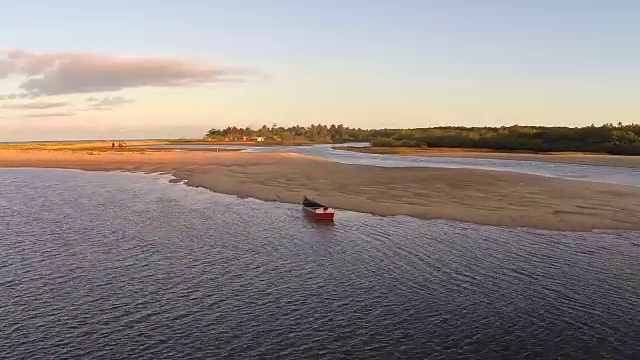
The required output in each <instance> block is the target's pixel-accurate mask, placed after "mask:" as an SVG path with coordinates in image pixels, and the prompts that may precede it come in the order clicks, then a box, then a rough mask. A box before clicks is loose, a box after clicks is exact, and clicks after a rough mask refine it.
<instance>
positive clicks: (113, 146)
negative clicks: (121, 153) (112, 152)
mask: <svg viewBox="0 0 640 360" xmlns="http://www.w3.org/2000/svg"><path fill="white" fill-rule="evenodd" d="M111 148H112V149H115V148H116V143H115V142H114V141H112V142H111Z"/></svg>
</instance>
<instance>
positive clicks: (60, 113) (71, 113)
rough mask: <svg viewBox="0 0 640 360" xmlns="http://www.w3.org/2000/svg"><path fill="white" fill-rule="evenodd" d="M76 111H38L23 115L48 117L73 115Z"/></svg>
mask: <svg viewBox="0 0 640 360" xmlns="http://www.w3.org/2000/svg"><path fill="white" fill-rule="evenodd" d="M75 115H76V113H73V112H53V113H38V114H28V115H25V116H24V117H25V118H48V117H68V116H75Z"/></svg>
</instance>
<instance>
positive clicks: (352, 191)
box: [0, 150, 640, 231]
mask: <svg viewBox="0 0 640 360" xmlns="http://www.w3.org/2000/svg"><path fill="white" fill-rule="evenodd" d="M0 167H45V168H62V169H81V170H89V171H116V170H124V171H131V172H148V173H165V174H173V175H174V176H175V177H176V178H177V179H179V180H185V181H186V182H187V184H188V185H189V186H197V187H203V188H207V189H210V190H212V191H216V192H220V193H224V194H231V195H241V196H249V197H254V198H258V199H263V200H279V201H284V202H290V203H298V202H299V201H300V199H301V198H302V196H303V195H304V194H307V195H309V196H312V197H316V198H318V199H319V200H321V201H322V202H325V203H327V204H329V205H331V206H335V207H337V208H340V209H347V210H353V211H359V212H365V213H372V214H378V215H408V216H414V217H417V218H422V219H451V220H459V221H465V222H472V223H478V224H487V225H500V226H510V227H519V226H523V227H532V228H542V229H553V230H569V231H590V230H593V229H634V230H640V217H639V216H638V214H640V189H637V188H634V187H628V186H619V185H609V184H601V183H591V182H583V181H572V180H564V179H556V178H546V177H540V176H533V175H525V174H517V173H508V172H498V171H485V170H467V169H425V168H379V167H370V166H358V165H345V164H337V163H332V162H328V161H324V160H320V159H316V158H312V157H307V156H303V155H294V154H282V153H237V152H220V153H212V152H204V151H203V152H200V151H188V152H187V151H157V152H155V151H154V152H144V153H126V152H101V153H93V154H92V153H86V152H73V151H42V150H4V151H0ZM338 218H339V217H338Z"/></svg>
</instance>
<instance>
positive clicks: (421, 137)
mask: <svg viewBox="0 0 640 360" xmlns="http://www.w3.org/2000/svg"><path fill="white" fill-rule="evenodd" d="M257 136H260V137H264V138H265V139H266V140H267V141H269V140H271V141H275V142H295V141H300V142H311V143H320V142H324V143H344V142H351V141H368V142H370V143H371V145H372V146H374V147H433V148H438V147H447V148H471V149H494V150H507V151H508V150H517V151H537V152H552V151H553V152H562V151H572V152H600V153H608V154H618V155H640V125H637V124H631V125H623V124H622V123H618V125H613V124H605V125H602V126H595V125H591V126H586V127H582V128H569V127H543V126H518V125H514V126H508V127H470V128H467V127H435V128H417V129H376V130H365V129H354V128H349V127H345V126H343V125H330V126H327V125H311V126H308V127H303V126H293V127H288V128H284V127H278V126H276V125H275V124H274V125H273V126H272V127H270V128H269V127H267V126H266V125H265V126H262V128H260V129H258V130H253V129H251V128H244V129H242V128H236V127H227V128H226V129H222V130H217V129H211V130H209V132H208V133H207V135H206V136H205V138H206V139H208V140H227V141H229V140H235V141H238V140H242V139H247V140H249V139H251V138H255V137H257Z"/></svg>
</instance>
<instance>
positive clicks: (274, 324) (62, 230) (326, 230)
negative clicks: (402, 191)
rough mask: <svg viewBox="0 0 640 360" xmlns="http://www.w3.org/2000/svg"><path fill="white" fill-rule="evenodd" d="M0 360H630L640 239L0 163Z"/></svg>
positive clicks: (637, 328)
mask: <svg viewBox="0 0 640 360" xmlns="http://www.w3.org/2000/svg"><path fill="white" fill-rule="evenodd" d="M0 250H1V251H2V256H0V289H1V291H0V310H1V311H0V339H1V340H0V358H2V359H35V358H103V359H119V358H147V359H187V358H243V359H247V358H281V359H299V358H430V359H454V358H483V359H489V358H496V359H513V358H557V357H561V358H593V359H603V358H618V359H632V358H637V355H638V354H639V353H640V263H639V259H640V234H639V233H633V232H610V233H604V232H603V233H554V232H545V231H534V230H528V229H502V228H498V227H487V226H476V225H470V224H463V223H455V222H449V221H421V220H416V219H412V218H407V217H389V218H381V217H374V216H369V215H363V214H357V213H351V212H346V211H342V212H339V213H338V215H337V219H336V223H335V224H334V225H333V226H326V225H317V224H312V223H309V222H308V221H307V220H305V218H304V217H303V216H302V214H301V213H300V209H299V208H298V207H297V206H293V205H288V204H278V203H264V202H259V201H254V200H241V199H236V198H233V197H229V196H223V195H217V194H214V193H210V192H208V191H206V190H202V189H194V188H188V187H186V186H184V185H182V184H169V183H167V178H165V177H159V176H152V175H139V174H124V173H85V172H79V171H63V170H35V169H12V170H2V169H0Z"/></svg>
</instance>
